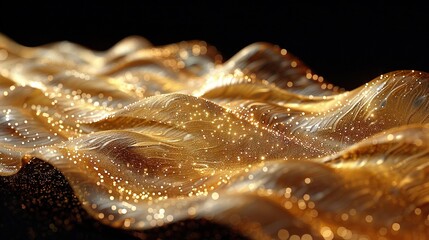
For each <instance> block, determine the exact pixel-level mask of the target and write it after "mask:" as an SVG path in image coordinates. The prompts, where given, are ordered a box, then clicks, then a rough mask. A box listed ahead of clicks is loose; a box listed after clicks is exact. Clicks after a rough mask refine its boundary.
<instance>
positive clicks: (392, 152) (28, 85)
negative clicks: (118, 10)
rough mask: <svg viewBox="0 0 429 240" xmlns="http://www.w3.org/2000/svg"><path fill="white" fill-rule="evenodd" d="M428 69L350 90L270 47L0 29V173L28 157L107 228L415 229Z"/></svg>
mask: <svg viewBox="0 0 429 240" xmlns="http://www.w3.org/2000/svg"><path fill="white" fill-rule="evenodd" d="M428 89H429V75H428V74H427V73H423V72H417V71H397V72H392V73H388V74H385V75H382V76H380V77H378V78H376V79H374V80H372V81H370V82H368V83H367V84H365V85H363V86H361V87H359V88H357V89H354V90H352V91H343V90H341V89H339V88H338V87H336V86H333V85H332V84H329V83H326V82H325V81H324V79H323V77H321V76H318V75H316V74H314V73H312V72H311V70H310V69H308V68H307V67H306V66H305V65H303V63H302V62H300V61H299V60H298V59H296V58H295V57H293V56H291V55H290V54H289V53H288V52H287V51H286V50H285V49H280V48H278V47H276V46H272V45H269V44H253V45H251V46H248V47H246V48H245V49H243V50H242V51H240V52H239V53H238V54H237V55H235V56H234V57H233V58H231V59H229V60H228V61H226V62H224V63H222V60H221V57H220V55H219V54H218V53H217V52H216V50H215V49H214V48H213V47H211V46H208V45H207V44H206V43H205V42H199V41H194V42H181V43H178V44H172V45H167V46H163V47H153V46H151V44H150V43H149V42H147V41H146V40H145V39H142V38H139V37H130V38H127V39H124V40H123V41H121V42H119V43H118V44H117V45H115V46H114V47H113V48H111V49H110V50H108V51H106V52H94V51H90V50H88V49H86V48H83V47H81V46H78V45H76V44H72V43H68V42H60V43H54V44H50V45H46V46H40V47H36V48H28V47H24V46H21V45H19V44H17V43H15V42H13V41H12V40H10V39H7V38H6V37H5V36H0V111H1V115H0V142H1V144H0V175H2V176H8V175H13V174H15V173H16V172H17V171H19V170H20V168H21V167H22V165H23V164H26V163H27V162H28V161H31V159H34V158H39V159H42V160H44V161H46V162H48V163H50V164H52V165H53V166H55V167H56V168H58V169H59V170H60V171H61V172H62V174H64V176H65V177H66V178H67V179H68V181H69V183H70V185H71V186H72V188H73V189H74V191H75V193H76V195H77V196H78V197H79V199H80V201H81V202H82V204H83V206H84V207H85V209H86V210H87V211H88V212H89V213H90V214H91V215H92V216H93V217H94V218H96V219H98V220H100V221H101V222H103V223H105V224H108V225H111V226H113V227H120V228H125V229H147V228H152V227H156V226H161V225H164V224H167V223H171V222H175V221H179V220H183V219H189V218H207V219H210V220H213V221H216V222H220V223H222V224H226V225H229V226H230V227H232V228H234V229H237V230H238V231H241V232H242V233H243V234H245V235H246V236H249V237H251V238H254V239H264V238H268V239H269V238H279V239H298V237H299V238H301V239H334V238H335V239H424V238H425V237H426V236H428V235H429V207H428V206H429V204H428V203H429V177H428V174H429V125H428V122H429V117H428V116H429V111H428V108H429V101H428V93H429V91H428Z"/></svg>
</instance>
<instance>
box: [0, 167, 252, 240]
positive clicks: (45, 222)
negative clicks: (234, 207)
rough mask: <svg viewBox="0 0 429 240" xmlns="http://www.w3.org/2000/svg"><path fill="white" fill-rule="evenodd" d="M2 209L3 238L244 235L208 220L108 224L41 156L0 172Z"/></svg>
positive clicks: (237, 237) (210, 236)
mask: <svg viewBox="0 0 429 240" xmlns="http://www.w3.org/2000/svg"><path fill="white" fill-rule="evenodd" d="M0 208H1V211H0V239H103V240H107V239H246V238H245V237H243V236H242V235H240V234H238V233H237V232H234V231H232V230H231V229H229V228H228V227H225V226H222V225H219V224H215V223H212V222H210V221H207V220H187V221H181V222H178V223H174V224H170V225H167V226H164V227H159V228H154V229H150V230H146V231H125V230H121V229H114V228H111V227H108V226H105V225H103V224H101V223H100V222H98V221H96V220H94V219H93V218H92V217H90V216H89V215H88V213H86V211H85V210H84V209H83V208H82V206H81V204H80V202H79V200H78V199H77V198H76V196H75V195H74V194H73V190H72V189H71V188H70V186H69V184H68V182H67V181H66V179H65V178H64V176H63V175H62V174H61V173H60V172H59V171H58V170H57V169H55V168H54V167H52V166H51V165H49V164H47V163H45V162H43V161H39V160H35V161H32V162H31V163H30V164H28V165H26V166H25V167H24V168H23V169H21V171H20V172H19V173H18V174H16V175H14V176H11V177H0Z"/></svg>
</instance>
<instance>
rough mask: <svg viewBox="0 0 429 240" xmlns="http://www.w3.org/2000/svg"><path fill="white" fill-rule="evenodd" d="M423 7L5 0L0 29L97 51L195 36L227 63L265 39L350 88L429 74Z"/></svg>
mask: <svg viewBox="0 0 429 240" xmlns="http://www.w3.org/2000/svg"><path fill="white" fill-rule="evenodd" d="M428 10H429V8H428V7H427V6H426V5H425V4H420V3H416V2H411V1H406V2H404V3H403V4H401V5H393V4H392V3H390V2H389V1H386V2H383V1H378V2H375V1H373V2H372V3H371V4H365V3H363V2H361V1H355V2H352V1H343V2H339V3H336V4H327V3H325V2H323V3H318V4H315V3H308V2H306V1H294V2H287V1H278V2H277V1H262V2H256V1H247V2H237V1H234V2H233V1H229V2H219V1H213V2H209V1H203V0H200V1H188V2H179V1H171V2H169V1H159V0H158V1H151V2H145V1H121V2H115V3H108V2H107V1H104V2H102V1H101V2H98V1H70V2H64V1H50V2H41V1H32V2H29V3H26V2H19V1H7V2H5V1H2V3H0V32H2V33H3V34H5V35H7V36H9V37H11V38H12V39H14V40H15V41H17V42H19V43H21V44H24V45H27V46H37V45H40V44H46V43H50V42H53V41H59V40H69V41H72V42H76V43H79V44H82V45H84V46H87V47H89V48H92V49H96V50H105V49H107V48H109V47H111V46H112V45H113V44H115V43H116V42H117V41H119V40H120V39H122V38H124V37H126V36H129V35H140V36H144V37H146V38H147V39H148V40H150V41H151V42H152V43H153V44H155V45H163V44H168V43H174V42H179V41H182V40H193V39H199V40H205V41H206V42H208V43H209V44H212V45H214V46H216V47H217V48H218V50H219V51H220V52H221V53H222V55H223V56H224V59H225V60H226V59H228V58H229V57H231V56H232V55H233V54H235V53H236V52H238V51H239V50H240V49H242V48H243V47H245V46H246V45H248V44H251V43H253V42H257V41H265V42H270V43H273V44H277V45H279V46H281V47H283V48H286V49H287V50H288V51H289V52H290V53H292V54H294V55H296V56H297V57H299V58H300V59H301V60H303V61H304V62H305V63H306V64H307V65H308V66H309V67H311V68H312V69H313V70H314V72H316V73H318V74H319V75H322V76H324V77H325V79H327V80H328V81H330V82H333V83H335V84H337V85H340V86H343V87H346V88H348V89H352V88H355V87H357V86H359V85H361V84H362V83H365V82H367V81H369V80H371V79H372V78H375V77H377V76H378V75H380V74H383V73H386V72H389V71H392V70H399V69H415V70H421V71H427V72H429V65H428V63H427V60H426V56H428V54H429V47H428V42H429V11H428Z"/></svg>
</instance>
